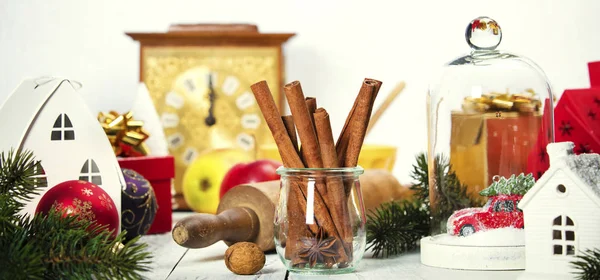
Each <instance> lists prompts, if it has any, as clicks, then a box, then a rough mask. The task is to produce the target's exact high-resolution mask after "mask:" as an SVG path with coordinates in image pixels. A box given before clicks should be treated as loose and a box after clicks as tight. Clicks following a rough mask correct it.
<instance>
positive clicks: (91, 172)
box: [79, 159, 102, 186]
mask: <svg viewBox="0 0 600 280" xmlns="http://www.w3.org/2000/svg"><path fill="white" fill-rule="evenodd" d="M79 180H82V181H88V182H90V183H92V184H94V185H97V186H100V185H102V175H101V174H100V169H99V168H98V165H97V164H96V162H95V161H94V160H93V159H88V160H86V161H85V163H84V164H83V167H81V174H80V175H79Z"/></svg>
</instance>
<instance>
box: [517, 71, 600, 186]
mask: <svg viewBox="0 0 600 280" xmlns="http://www.w3.org/2000/svg"><path fill="white" fill-rule="evenodd" d="M588 68H589V75H590V84H591V88H589V89H567V90H565V91H564V92H563V94H562V96H561V98H560V100H559V102H558V104H557V105H556V108H555V109H554V141H555V142H566V141H570V142H573V143H575V149H574V151H575V154H582V153H598V152H600V135H598V134H599V133H600V61H598V62H590V63H589V64H588ZM546 108H549V106H546ZM546 127H547V126H546ZM547 133H548V130H547V129H544V127H542V131H541V133H540V134H539V135H540V136H541V135H544V134H547ZM546 145H548V142H547V141H546V139H544V138H543V137H538V141H537V142H536V145H535V146H534V148H533V150H531V152H530V153H529V160H528V162H529V165H528V172H532V173H533V174H534V176H535V178H536V179H539V178H540V177H541V176H542V174H544V172H546V170H548V167H549V166H550V162H549V159H548V153H546Z"/></svg>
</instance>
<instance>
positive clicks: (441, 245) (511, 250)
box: [421, 234, 525, 270]
mask: <svg viewBox="0 0 600 280" xmlns="http://www.w3.org/2000/svg"><path fill="white" fill-rule="evenodd" d="M445 235H446V234H440V235H436V236H433V237H432V236H427V237H424V238H422V239H421V263H422V264H424V265H427V266H433V267H440V268H450V269H464V270H522V269H525V246H524V245H513V246H511V245H506V244H503V245H491V246H488V245H464V244H452V242H449V241H448V239H445V240H444V241H439V239H440V238H439V237H441V236H445ZM457 243H458V242H457Z"/></svg>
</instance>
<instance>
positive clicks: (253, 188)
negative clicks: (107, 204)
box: [172, 170, 412, 251]
mask: <svg viewBox="0 0 600 280" xmlns="http://www.w3.org/2000/svg"><path fill="white" fill-rule="evenodd" d="M360 184H361V188H362V197H363V201H364V203H365V204H364V205H365V210H366V211H368V210H369V209H375V208H377V207H378V206H379V205H380V204H381V203H385V202H389V201H392V200H397V199H403V198H409V197H410V196H411V195H412V193H411V192H410V190H409V189H408V187H407V186H402V185H400V183H399V182H398V180H396V178H395V177H394V176H393V175H392V174H391V173H389V172H388V171H385V170H365V173H364V174H363V175H361V176H360ZM279 188H280V183H279V181H269V182H263V183H253V184H244V185H239V186H236V187H234V188H232V189H231V190H229V191H228V192H227V193H226V194H225V195H224V196H223V197H222V198H221V201H220V203H219V207H218V208H217V215H212V214H195V215H193V216H189V217H186V218H184V219H182V220H181V221H179V222H178V223H177V224H176V225H175V227H174V228H173V231H172V235H173V240H174V241H175V242H176V243H177V244H179V245H181V246H183V247H186V248H204V247H207V246H210V245H212V244H214V243H216V242H218V241H220V240H223V241H224V242H225V243H226V244H227V245H228V246H231V245H232V244H234V243H236V242H242V241H249V242H253V243H256V245H258V247H259V248H260V249H261V250H263V251H270V250H273V249H275V242H274V240H273V236H274V231H273V221H274V218H275V208H276V206H277V203H278V200H279ZM367 213H368V212H367Z"/></svg>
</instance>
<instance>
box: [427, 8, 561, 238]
mask: <svg viewBox="0 0 600 280" xmlns="http://www.w3.org/2000/svg"><path fill="white" fill-rule="evenodd" d="M465 37H466V40H467V44H468V45H469V46H470V47H471V52H470V53H468V54H466V55H463V56H460V57H458V58H456V59H454V60H452V61H450V62H448V63H447V64H445V65H444V67H443V69H442V71H441V73H440V75H439V77H438V79H436V82H435V83H433V84H431V85H430V88H429V93H428V96H427V107H428V114H427V118H428V163H429V164H428V168H429V170H428V176H429V183H428V186H426V187H428V188H429V200H430V205H431V209H430V210H431V235H432V236H434V235H437V234H441V233H447V232H448V228H451V229H452V230H456V231H460V229H454V228H452V225H450V226H448V225H447V221H448V219H449V218H450V216H451V215H452V214H453V213H454V212H455V211H456V210H459V209H463V208H468V207H479V206H483V205H484V204H485V203H486V201H487V200H488V197H486V196H482V195H480V192H481V191H482V190H483V189H485V188H486V187H488V186H489V185H490V184H492V183H493V182H494V180H498V178H502V177H505V178H509V177H510V176H512V175H516V176H518V175H520V174H521V173H524V174H529V173H533V175H534V176H535V177H536V178H539V176H540V175H541V173H543V171H545V170H543V168H542V167H541V165H540V162H539V160H538V159H539V158H540V157H541V156H542V155H544V154H546V151H545V147H546V144H547V143H550V142H553V139H554V131H553V114H552V113H553V109H552V108H553V95H552V90H551V87H550V84H549V83H548V80H547V78H546V75H545V74H544V72H543V71H542V70H541V69H540V67H538V66H537V65H536V64H535V63H534V62H533V61H531V60H529V59H527V58H524V57H521V56H518V55H516V54H512V53H509V52H505V51H500V50H497V49H496V47H497V46H498V45H499V44H500V42H501V40H502V30H501V29H500V26H499V25H498V23H497V22H496V21H494V20H493V19H491V18H488V17H479V18H476V19H475V20H473V21H471V22H470V23H469V24H468V26H467V29H466V32H465ZM484 208H485V207H484ZM483 210H485V209H483ZM469 230H471V228H469ZM476 230H477V229H475V231H476ZM469 233H472V232H469Z"/></svg>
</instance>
